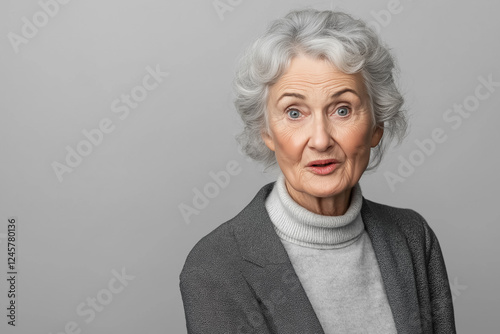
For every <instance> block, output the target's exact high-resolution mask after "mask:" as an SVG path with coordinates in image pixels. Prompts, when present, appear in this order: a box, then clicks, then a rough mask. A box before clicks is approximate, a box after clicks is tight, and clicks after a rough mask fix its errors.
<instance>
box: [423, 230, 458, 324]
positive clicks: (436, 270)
mask: <svg viewBox="0 0 500 334" xmlns="http://www.w3.org/2000/svg"><path fill="white" fill-rule="evenodd" d="M425 225H427V224H425ZM426 227H427V228H426V229H425V231H426V250H427V252H426V253H427V258H426V261H427V277H428V282H429V294H430V299H431V311H432V328H433V330H434V333H435V334H441V333H442V334H445V333H446V334H453V333H456V328H455V317H454V312H453V298H452V294H451V290H450V284H449V280H448V274H447V272H446V266H445V263H444V259H443V254H442V252H441V247H440V245H439V241H438V239H437V237H436V235H435V234H434V232H433V231H432V229H431V228H430V227H429V226H428V225H427V226H426Z"/></svg>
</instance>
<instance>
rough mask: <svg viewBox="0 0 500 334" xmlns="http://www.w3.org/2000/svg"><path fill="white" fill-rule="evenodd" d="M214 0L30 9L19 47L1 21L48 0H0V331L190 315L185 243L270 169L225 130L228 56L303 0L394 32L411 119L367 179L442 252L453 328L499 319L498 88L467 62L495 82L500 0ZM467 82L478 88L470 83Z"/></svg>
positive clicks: (119, 0)
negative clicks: (184, 283)
mask: <svg viewBox="0 0 500 334" xmlns="http://www.w3.org/2000/svg"><path fill="white" fill-rule="evenodd" d="M42 2H44V1H42ZM220 2H221V3H224V4H226V5H227V6H229V7H226V9H228V10H227V11H225V12H224V13H221V15H219V14H218V13H217V11H216V9H215V7H214V1H213V0H193V1H160V0H142V1H132V0H109V1H97V0H86V1H82V0H80V1H78V0H73V1H70V2H69V3H68V4H60V5H59V7H60V8H59V10H58V12H57V13H56V14H54V15H53V17H50V18H49V19H48V21H47V22H43V15H41V14H38V15H39V17H37V19H38V20H41V21H39V22H41V23H42V24H43V23H46V25H44V26H42V27H40V28H39V29H38V32H37V33H36V34H35V36H32V38H29V39H27V40H26V41H27V43H23V44H20V45H19V50H17V51H18V52H17V53H16V52H15V51H16V50H15V48H14V47H13V45H12V43H11V42H10V41H9V37H8V36H9V33H15V34H18V35H20V36H21V34H22V27H23V24H25V23H24V21H23V20H22V18H23V17H26V18H27V19H28V20H29V21H31V22H33V15H35V16H36V15H37V13H38V12H40V11H41V10H42V9H41V7H40V5H39V3H38V2H37V1H35V0H16V1H2V2H1V3H0V15H1V16H0V22H1V23H2V25H1V26H2V34H3V36H4V37H3V38H2V39H1V40H0V55H1V61H0V78H1V80H2V81H1V87H0V88H1V89H0V101H1V102H0V103H1V120H2V121H1V122H0V143H1V144H0V154H1V157H2V158H1V162H0V181H1V185H0V189H1V190H0V221H1V224H0V260H1V262H0V268H1V269H0V272H1V276H0V277H5V273H6V271H7V268H6V239H5V233H6V229H7V226H6V225H7V218H8V217H10V216H16V217H17V218H18V221H19V223H18V224H19V239H18V246H19V249H18V269H19V278H18V300H17V305H18V314H17V315H18V318H17V322H18V326H17V327H16V328H14V329H13V328H11V327H10V326H8V325H7V324H6V317H5V313H6V311H5V306H6V305H7V297H6V294H7V284H6V280H5V278H2V279H1V280H0V304H1V305H2V307H1V309H2V310H4V311H2V312H1V316H0V319H2V320H1V322H0V332H2V333H54V334H55V333H60V332H64V328H65V326H66V324H68V323H69V322H71V321H74V322H75V323H77V324H78V325H79V328H80V329H81V330H82V333H96V334H97V333H184V332H185V322H184V314H183V309H182V303H181V298H180V293H179V289H178V275H179V272H180V270H181V268H182V265H183V262H184V260H185V257H186V255H187V253H188V252H189V250H190V249H191V248H192V247H193V246H194V244H195V243H196V242H197V241H198V240H199V239H200V238H201V237H203V236H204V235H206V234H207V233H208V232H210V231H211V230H213V229H214V228H215V227H216V226H218V225H219V224H221V223H222V222H224V221H226V220H227V219H229V218H231V217H232V216H234V215H235V214H236V213H237V212H239V211H240V210H241V209H242V208H243V206H244V205H246V204H247V203H248V202H249V201H250V200H251V198H253V196H254V195H255V193H256V192H257V191H258V189H259V188H260V187H261V186H262V185H264V184H266V183H267V182H270V181H273V180H274V178H275V175H274V174H273V173H272V172H266V173H263V172H262V168H261V167H259V166H258V165H256V164H255V163H253V162H251V161H248V160H247V159H246V158H245V157H244V156H242V155H241V154H240V153H239V150H238V148H237V145H236V143H235V140H234V135H235V134H236V133H238V132H239V131H240V129H241V124H240V121H239V120H238V117H237V115H236V113H235V111H234V108H233V106H232V97H231V91H230V85H231V80H232V76H233V72H234V68H235V60H236V59H237V58H238V56H239V55H240V54H241V52H242V51H243V50H244V48H245V47H246V46H247V45H248V44H249V43H250V41H251V40H253V39H254V38H255V37H256V36H257V35H259V34H260V33H262V32H263V30H264V29H265V27H266V25H267V24H268V22H269V21H271V20H272V19H275V18H277V17H281V16H283V15H284V14H285V13H286V12H288V11H289V10H290V9H294V8H303V7H305V6H310V7H313V8H317V9H331V8H336V9H343V10H346V11H348V12H349V13H351V14H353V15H355V16H356V17H360V18H363V19H366V20H367V21H370V22H372V24H373V25H374V26H376V27H377V28H379V29H380V32H381V35H382V36H383V38H384V40H385V41H386V42H387V43H388V44H389V45H390V46H391V48H392V49H393V51H394V53H395V55H396V57H397V58H398V61H399V65H400V68H401V75H400V80H399V81H400V86H401V89H402V91H403V92H404V94H405V97H406V101H407V105H406V108H407V109H408V110H409V113H410V114H411V129H410V134H409V136H408V137H407V138H406V140H405V142H404V143H403V144H402V145H401V146H398V147H396V148H393V149H391V151H390V152H388V154H387V156H386V157H385V160H384V161H383V163H382V164H381V165H380V167H379V168H378V170H377V171H376V172H375V173H371V174H365V175H364V176H363V178H362V181H361V184H362V189H363V193H364V196H365V197H367V198H368V199H371V200H374V201H378V202H382V203H385V204H389V205H393V206H399V207H409V208H412V209H414V210H416V211H418V212H420V213H421V214H422V215H423V216H424V217H425V218H426V219H427V221H428V222H429V224H430V225H431V226H432V228H433V229H434V231H435V232H436V234H437V236H438V238H439V240H440V243H441V247H442V249H443V252H444V256H445V259H446V264H447V268H448V273H449V276H450V283H451V285H452V292H453V297H454V304H455V310H456V319H457V326H458V330H459V332H461V333H493V332H497V330H498V325H497V322H498V302H499V293H498V286H497V282H499V281H500V274H499V273H500V269H499V262H498V254H499V253H500V246H499V243H498V237H499V235H498V233H499V227H498V223H499V220H500V219H499V217H500V214H499V211H498V208H497V206H496V205H498V204H497V203H498V196H497V195H496V188H497V187H498V186H499V185H500V184H499V181H498V180H499V179H498V176H497V173H496V171H497V169H498V164H499V162H500V159H499V155H498V142H499V139H500V135H499V131H498V126H499V124H500V114H499V113H498V111H499V110H498V106H499V102H500V87H493V88H492V90H493V91H492V92H489V91H488V90H487V88H485V87H484V85H483V86H481V85H482V84H481V81H480V79H478V78H479V77H482V78H484V79H487V78H488V77H489V76H491V78H492V80H493V81H495V82H500V65H499V62H498V59H499V56H500V46H499V43H498V35H499V32H500V20H499V19H498V13H499V9H500V8H499V7H500V5H499V4H498V2H495V1H486V0H483V1H476V2H474V3H473V2H470V1H451V0H450V1H424V0H419V1H416V0H415V1H411V0H400V1H399V2H397V1H396V2H395V0H391V1H387V0H377V1H368V0H366V1H355V2H354V1H304V0H302V1H272V2H271V1H264V0H258V1H240V0H220ZM398 3H399V4H398ZM229 9H230V10H229ZM389 9H391V10H392V11H393V13H392V14H391V15H390V18H389V16H388V15H385V16H384V14H383V13H385V14H387V13H390V11H389ZM52 10H53V11H55V9H54V8H52ZM377 18H378V20H377ZM11 36H12V35H11ZM157 65H158V66H159V68H160V69H161V70H162V71H165V72H168V73H169V75H168V77H166V78H164V79H163V82H161V83H160V84H159V85H158V87H157V88H156V89H154V90H152V91H149V92H148V95H147V97H146V98H145V99H144V100H143V101H141V102H140V103H139V104H138V106H137V107H136V108H135V109H131V110H130V114H129V115H128V117H126V118H124V119H120V117H119V116H120V115H122V116H123V114H121V113H114V112H113V110H112V108H111V104H112V103H113V101H114V100H115V99H117V98H118V99H119V98H120V96H121V95H122V94H130V93H131V91H132V90H133V89H134V88H135V87H136V86H138V85H141V84H142V81H143V78H144V77H145V76H146V75H147V73H148V72H147V70H146V68H147V67H148V66H149V67H151V68H155V67H156V66H157ZM152 82H153V81H151V82H150V83H151V84H152ZM480 86H481V87H480ZM477 87H479V88H477ZM476 88H477V89H478V90H479V92H480V94H483V95H484V94H486V93H488V92H489V96H488V97H484V96H483V99H482V100H478V99H476V98H474V97H473V96H474V94H475V92H476ZM135 89H136V90H135V92H136V93H137V94H139V93H140V92H141V91H140V88H135ZM474 102H478V105H474ZM464 103H465V104H467V103H468V106H469V109H471V110H472V111H471V112H470V114H469V116H468V117H467V118H460V119H461V123H460V126H458V123H456V122H459V121H458V120H455V121H453V122H450V121H446V120H445V119H444V117H446V115H448V116H450V115H451V114H448V112H447V110H448V109H450V108H453V106H454V104H457V105H462V104H464ZM122 106H123V104H122ZM453 115H455V117H456V115H458V114H453ZM106 118H108V119H109V120H110V122H112V124H113V126H114V130H113V131H112V132H111V133H108V134H104V135H103V139H102V142H101V143H100V144H99V145H95V146H93V148H92V152H91V153H90V154H88V155H87V156H86V157H83V159H82V162H81V163H80V164H79V165H78V166H77V167H75V168H74V169H73V171H72V172H71V173H65V174H64V175H63V176H62V182H59V180H58V178H57V176H56V173H55V172H54V170H53V166H52V164H53V163H54V161H57V162H59V163H65V157H66V154H67V151H66V146H70V147H71V148H73V149H75V148H76V147H77V145H78V143H80V142H81V141H83V140H85V136H84V135H83V133H82V131H83V130H84V129H86V130H89V131H90V130H91V129H94V128H97V127H98V126H99V123H100V122H101V120H103V119H106ZM454 127H455V128H454ZM436 128H441V129H442V131H443V133H444V134H445V135H446V138H447V139H446V141H445V142H444V143H438V144H436V148H435V150H434V152H431V153H429V154H425V155H424V154H423V153H418V152H417V151H418V146H417V144H416V143H415V140H419V141H425V140H427V139H428V138H431V133H432V131H433V130H434V129H436ZM419 154H420V155H419ZM422 157H423V159H422ZM410 158H412V159H413V160H414V161H416V162H417V163H418V166H416V167H414V170H413V171H412V172H411V173H408V174H406V176H405V177H404V178H403V179H404V182H398V183H396V184H395V185H394V187H392V188H391V187H390V186H389V182H388V181H387V179H386V176H387V173H388V172H392V173H395V174H397V173H398V166H399V165H400V163H401V159H406V160H409V159H410ZM419 158H420V160H419ZM415 159H416V160H415ZM230 161H235V162H236V163H237V164H238V165H239V166H240V168H241V169H240V170H239V173H234V174H235V175H231V178H230V181H229V184H228V185H227V186H225V187H224V188H220V189H219V188H217V189H216V188H214V187H213V185H210V184H211V182H213V180H212V177H211V176H210V172H214V173H217V172H220V171H223V170H225V169H226V166H227V164H228V162H230ZM206 186H207V187H208V188H207V189H209V191H212V194H213V195H214V196H212V197H213V198H210V199H208V203H205V205H206V207H204V208H202V209H200V210H198V211H199V212H198V213H197V214H192V215H191V216H190V217H189V219H185V218H184V217H183V216H182V214H181V211H180V207H182V206H183V205H186V206H187V205H189V206H191V207H192V206H193V199H194V198H195V192H196V191H197V190H200V191H203V189H204V188H205V187H206ZM210 187H212V188H210ZM188 220H189V222H188ZM122 268H124V270H125V271H126V273H127V275H132V276H134V277H135V278H134V279H133V280H130V281H128V285H127V286H126V287H125V288H124V289H123V290H122V291H121V292H119V293H116V294H113V295H112V300H111V301H110V300H106V302H109V303H108V304H107V305H105V306H104V307H103V309H102V311H101V312H96V315H95V318H94V319H92V321H89V322H88V323H87V322H85V319H89V318H88V317H86V316H85V317H82V316H81V315H79V314H78V313H77V311H76V310H77V307H78V306H79V305H80V304H81V303H86V300H87V298H89V297H90V298H95V297H97V296H100V297H101V300H104V299H102V298H104V297H105V296H108V297H109V295H106V289H109V288H108V283H109V282H110V280H112V278H113V272H112V271H113V270H116V271H121V270H122ZM108 293H109V292H108Z"/></svg>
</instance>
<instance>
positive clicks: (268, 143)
mask: <svg viewBox="0 0 500 334" xmlns="http://www.w3.org/2000/svg"><path fill="white" fill-rule="evenodd" d="M260 135H261V137H262V140H264V144H266V146H267V147H268V148H269V149H270V150H271V151H273V152H274V140H273V138H272V137H271V135H270V134H269V133H268V132H267V131H266V130H263V131H261V133H260Z"/></svg>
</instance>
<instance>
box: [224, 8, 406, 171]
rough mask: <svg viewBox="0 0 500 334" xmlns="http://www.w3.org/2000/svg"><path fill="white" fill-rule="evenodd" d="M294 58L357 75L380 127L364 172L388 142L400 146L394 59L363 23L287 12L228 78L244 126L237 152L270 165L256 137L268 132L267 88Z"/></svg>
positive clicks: (402, 121) (402, 123)
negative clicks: (314, 60) (317, 60)
mask: <svg viewBox="0 0 500 334" xmlns="http://www.w3.org/2000/svg"><path fill="white" fill-rule="evenodd" d="M299 53H303V54H306V55H310V56H314V57H317V58H325V59H327V60H328V61H330V62H331V63H332V64H333V65H334V66H335V67H337V68H338V69H340V70H341V71H342V72H345V73H347V74H353V73H357V72H361V74H362V75H363V78H364V83H365V86H366V88H367V92H368V95H369V97H370V103H371V110H372V111H373V112H372V116H373V120H374V123H375V124H376V125H377V126H379V127H383V128H384V134H383V136H382V139H381V141H380V143H379V145H377V146H376V147H374V148H372V152H371V159H370V163H369V165H368V168H367V170H369V169H373V168H375V167H377V166H378V165H379V164H380V162H381V160H382V156H383V154H384V152H385V151H386V149H387V147H388V145H389V144H390V142H391V141H392V140H393V139H394V138H397V140H398V142H399V143H400V142H401V141H402V139H403V138H404V136H405V134H406V129H407V121H406V116H405V113H404V111H403V110H402V106H403V103H404V101H403V97H402V96H401V94H400V92H399V91H398V89H397V87H396V85H395V82H394V77H393V72H394V71H395V60H394V59H393V57H392V55H391V54H390V51H389V49H388V48H387V47H386V46H384V45H383V43H382V41H381V40H380V39H379V37H378V35H377V34H376V33H375V32H374V31H373V30H371V29H370V28H369V27H368V26H367V25H366V23H365V22H363V21H361V20H357V19H354V18H353V17H352V16H350V15H348V14H346V13H343V12H338V11H335V12H334V11H318V10H313V9H307V10H300V11H292V12H290V13H289V14H288V15H286V16H285V17H284V18H281V19H278V20H276V21H274V22H272V24H271V26H270V27H269V29H268V30H267V31H266V32H265V33H264V35H262V36H261V37H260V38H258V39H257V40H256V41H255V42H254V43H253V45H251V46H250V47H249V48H248V50H247V51H246V52H245V53H244V55H243V57H242V58H241V60H240V62H239V66H238V69H237V71H236V75H235V79H234V91H235V95H236V97H235V100H234V104H235V107H236V109H237V111H238V113H239V114H240V116H241V118H242V120H243V123H244V129H243V132H242V133H241V134H239V135H238V136H237V140H238V142H239V143H240V145H241V147H242V150H243V152H244V153H245V154H246V155H248V156H249V157H251V158H252V159H254V160H257V161H259V162H262V163H264V164H265V165H266V167H269V166H271V165H273V164H275V163H276V157H275V155H274V152H273V151H271V150H270V149H269V148H268V147H267V146H266V145H265V144H264V141H263V139H262V136H261V134H262V132H263V131H267V132H269V128H268V124H267V98H268V89H269V87H270V86H271V85H273V84H274V83H275V82H276V81H277V80H278V79H279V78H280V77H281V75H282V74H283V73H284V72H285V71H286V69H287V68H288V66H289V64H290V61H291V59H292V58H293V57H295V56H297V55H298V54H299Z"/></svg>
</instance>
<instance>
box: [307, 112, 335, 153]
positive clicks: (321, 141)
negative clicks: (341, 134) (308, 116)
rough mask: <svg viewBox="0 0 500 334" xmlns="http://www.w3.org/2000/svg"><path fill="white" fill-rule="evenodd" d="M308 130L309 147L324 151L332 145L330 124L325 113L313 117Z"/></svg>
mask: <svg viewBox="0 0 500 334" xmlns="http://www.w3.org/2000/svg"><path fill="white" fill-rule="evenodd" d="M309 131H310V133H309V147H310V148H312V149H315V150H317V151H320V152H324V151H326V150H328V149H329V148H331V147H332V146H333V144H334V140H333V137H332V133H331V124H329V122H328V119H327V117H326V116H325V115H322V116H318V117H315V118H314V120H313V122H312V124H311V127H310V129H309Z"/></svg>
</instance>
